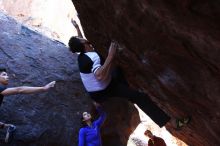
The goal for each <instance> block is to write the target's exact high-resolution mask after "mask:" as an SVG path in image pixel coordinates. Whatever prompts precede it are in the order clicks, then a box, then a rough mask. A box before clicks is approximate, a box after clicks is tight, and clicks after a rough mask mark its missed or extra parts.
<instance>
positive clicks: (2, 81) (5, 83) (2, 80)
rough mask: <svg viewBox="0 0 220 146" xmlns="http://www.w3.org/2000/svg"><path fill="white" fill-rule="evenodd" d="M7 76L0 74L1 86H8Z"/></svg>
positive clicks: (3, 73) (4, 73)
mask: <svg viewBox="0 0 220 146" xmlns="http://www.w3.org/2000/svg"><path fill="white" fill-rule="evenodd" d="M8 81H9V76H8V74H7V73H6V72H4V71H3V72H0V83H1V84H3V85H8Z"/></svg>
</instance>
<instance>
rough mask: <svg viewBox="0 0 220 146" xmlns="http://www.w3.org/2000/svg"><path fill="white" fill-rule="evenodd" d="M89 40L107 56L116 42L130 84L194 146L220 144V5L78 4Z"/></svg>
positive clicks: (133, 0) (155, 0) (188, 0)
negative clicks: (181, 123) (186, 119)
mask: <svg viewBox="0 0 220 146" xmlns="http://www.w3.org/2000/svg"><path fill="white" fill-rule="evenodd" d="M73 3H74V5H75V7H76V10H77V12H78V14H79V18H80V20H81V24H82V27H83V28H84V32H85V35H86V37H87V38H88V39H89V40H90V41H91V42H92V43H93V44H94V45H95V47H96V48H97V49H98V50H99V51H100V52H102V54H104V55H106V53H107V48H108V46H109V43H110V41H111V39H115V40H117V41H118V42H119V43H120V44H121V45H122V46H124V50H123V52H121V53H120V56H119V57H120V59H118V61H119V62H120V65H121V66H122V67H123V70H124V72H125V73H126V77H127V79H128V80H129V83H130V85H132V86H133V87H134V88H136V89H139V90H142V91H144V92H146V93H148V94H149V95H150V96H151V97H152V99H153V100H154V101H156V102H157V103H158V105H159V106H161V107H162V108H163V109H164V110H165V111H166V112H167V113H169V115H171V116H172V117H180V116H183V115H188V114H190V115H192V122H191V124H190V125H189V126H188V127H187V128H184V129H183V130H182V131H175V130H174V129H173V128H172V127H167V128H168V130H169V131H171V132H172V134H173V135H175V136H177V137H179V138H180V139H182V140H183V141H184V142H186V143H187V144H189V145H193V146H207V145H212V146H218V145H220V139H219V135H220V127H219V123H220V112H219V111H220V98H219V95H220V57H219V56H220V40H219V38H220V19H219V18H220V1H217V0H212V1H207V0H167V1H162V0H148V1H145V0H129V1H126V0H118V1H115V0H105V1H103V0H97V1H87V0H80V1H79V0H73Z"/></svg>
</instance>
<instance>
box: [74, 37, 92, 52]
mask: <svg viewBox="0 0 220 146" xmlns="http://www.w3.org/2000/svg"><path fill="white" fill-rule="evenodd" d="M77 38H78V39H79V40H80V42H81V43H82V44H83V45H84V49H85V50H84V51H85V52H87V51H93V50H94V48H93V46H92V44H91V43H90V42H89V41H88V40H86V39H84V38H80V37H77Z"/></svg>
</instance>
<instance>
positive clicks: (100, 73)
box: [95, 42, 118, 80]
mask: <svg viewBox="0 0 220 146" xmlns="http://www.w3.org/2000/svg"><path fill="white" fill-rule="evenodd" d="M117 47H118V45H117V43H115V42H112V43H111V45H110V48H109V53H108V56H107V58H106V60H105V63H104V64H103V65H102V66H101V67H100V68H98V69H97V71H96V72H95V76H96V78H97V79H98V80H105V79H106V78H107V77H108V76H109V75H110V74H111V71H112V66H113V65H114V62H113V61H114V57H115V54H116V49H117Z"/></svg>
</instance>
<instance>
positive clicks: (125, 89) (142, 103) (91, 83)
mask: <svg viewBox="0 0 220 146" xmlns="http://www.w3.org/2000/svg"><path fill="white" fill-rule="evenodd" d="M72 24H73V25H74V26H75V28H76V30H77V32H78V37H71V38H70V40H69V49H70V51H71V52H72V53H80V54H79V55H78V66H79V70H80V76H81V79H82V82H83V84H84V86H85V88H86V90H87V91H88V93H89V95H90V97H91V98H92V99H93V100H94V101H96V102H98V103H102V102H104V101H106V100H107V99H108V98H109V97H122V98H126V99H128V100H129V101H131V102H133V103H136V104H137V105H138V106H139V107H140V108H141V109H142V110H143V111H144V112H145V113H146V114H147V115H148V116H149V117H150V118H151V119H152V120H153V121H154V122H155V123H156V124H157V125H159V126H160V127H163V126H164V125H165V124H166V123H168V121H170V119H171V118H170V116H168V115H167V114H166V113H165V112H164V111H162V110H161V109H160V108H159V107H158V106H157V105H156V104H155V103H154V102H153V101H152V100H151V99H150V98H149V96H148V95H147V94H145V93H141V92H138V91H135V90H132V89H131V88H130V87H129V86H128V84H126V83H124V82H121V81H118V80H115V78H112V71H113V64H114V61H115V59H114V57H115V55H116V53H117V51H118V48H119V45H118V43H116V42H114V41H113V42H112V43H111V45H110V47H109V52H108V56H107V58H106V60H104V59H103V58H102V57H101V55H100V54H99V53H97V52H96V51H95V49H94V48H93V46H92V44H91V43H90V42H89V41H88V40H86V39H84V38H82V34H81V32H80V29H79V26H78V25H77V23H76V22H75V21H73V20H72ZM187 119H188V118H187ZM171 121H175V119H174V120H171ZM188 121H189V120H188ZM171 123H172V124H175V127H182V126H183V125H184V124H187V123H184V124H182V123H181V124H182V125H179V123H180V120H178V121H177V122H175V123H174V122H171Z"/></svg>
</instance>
